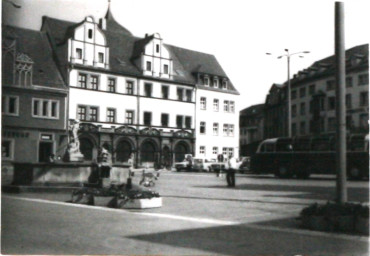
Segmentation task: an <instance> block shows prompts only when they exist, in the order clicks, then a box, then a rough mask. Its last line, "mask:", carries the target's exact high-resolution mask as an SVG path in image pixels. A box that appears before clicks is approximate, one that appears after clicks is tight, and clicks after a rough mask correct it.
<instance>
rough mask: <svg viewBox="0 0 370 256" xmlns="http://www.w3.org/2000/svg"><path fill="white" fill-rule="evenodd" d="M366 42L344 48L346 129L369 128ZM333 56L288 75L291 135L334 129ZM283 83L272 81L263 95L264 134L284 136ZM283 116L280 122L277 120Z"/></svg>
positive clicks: (367, 47)
mask: <svg viewBox="0 0 370 256" xmlns="http://www.w3.org/2000/svg"><path fill="white" fill-rule="evenodd" d="M368 56H369V46H368V45H360V46H356V47H353V48H351V49H348V50H347V51H346V99H345V101H346V102H345V104H346V112H347V114H346V123H347V133H349V134H353V133H368V132H369V125H368V120H369V71H368V70H369V57H368ZM334 57H335V56H330V57H328V58H325V59H322V60H319V61H316V62H315V63H314V64H313V65H311V66H310V67H308V68H307V69H305V70H303V71H300V72H298V74H295V75H294V76H293V78H292V79H291V120H292V135H293V136H304V135H322V134H333V133H335V131H336V118H335V115H336V113H335V108H336V97H335V86H336V83H335V58H334ZM286 84H287V83H285V84H283V85H273V86H272V87H271V89H270V92H269V94H268V95H267V97H266V103H265V105H266V107H265V134H264V137H265V138H272V137H282V136H287V132H286V131H287V129H286V123H287V116H286V111H285V110H286V105H287V102H286V97H285V95H286ZM282 120H283V122H284V123H281V122H282Z"/></svg>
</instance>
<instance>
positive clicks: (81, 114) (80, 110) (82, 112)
mask: <svg viewBox="0 0 370 256" xmlns="http://www.w3.org/2000/svg"><path fill="white" fill-rule="evenodd" d="M77 119H78V120H81V121H86V107H85V106H78V107H77Z"/></svg>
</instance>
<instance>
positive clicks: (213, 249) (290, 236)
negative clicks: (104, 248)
mask: <svg viewBox="0 0 370 256" xmlns="http://www.w3.org/2000/svg"><path fill="white" fill-rule="evenodd" d="M278 221H280V223H282V222H283V221H284V219H282V220H276V222H278ZM267 225H268V226H271V222H270V223H267V224H266V225H265V226H264V224H263V223H258V226H256V224H255V223H254V224H252V225H250V224H240V225H227V226H216V227H205V228H194V229H186V230H178V231H169V232H160V233H154V234H143V235H135V236H130V237H129V238H130V239H136V240H140V241H146V242H150V243H156V244H162V245H168V246H172V247H175V248H176V247H181V248H191V249H195V250H201V251H203V252H208V253H210V254H215V253H217V254H222V255H361V254H363V255H365V254H366V252H367V250H368V244H367V243H366V242H361V241H350V240H344V239H339V238H335V237H323V236H314V235H312V234H301V233H300V234H298V233H294V232H287V231H281V230H277V229H271V228H270V229H269V228H268V227H266V226H267ZM296 228H297V226H296ZM154 246H155V245H154ZM174 250H176V249H174ZM174 254H176V252H174Z"/></svg>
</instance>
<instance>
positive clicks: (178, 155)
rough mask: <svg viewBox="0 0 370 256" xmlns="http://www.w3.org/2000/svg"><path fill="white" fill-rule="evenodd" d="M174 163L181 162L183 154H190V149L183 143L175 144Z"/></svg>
mask: <svg viewBox="0 0 370 256" xmlns="http://www.w3.org/2000/svg"><path fill="white" fill-rule="evenodd" d="M174 154H175V162H181V161H183V160H184V159H185V154H190V149H189V146H188V144H186V143H185V142H183V141H180V142H179V143H177V144H176V146H175V150H174Z"/></svg>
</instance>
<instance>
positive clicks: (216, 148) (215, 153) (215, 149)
mask: <svg viewBox="0 0 370 256" xmlns="http://www.w3.org/2000/svg"><path fill="white" fill-rule="evenodd" d="M212 154H214V155H217V154H218V147H213V148H212Z"/></svg>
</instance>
